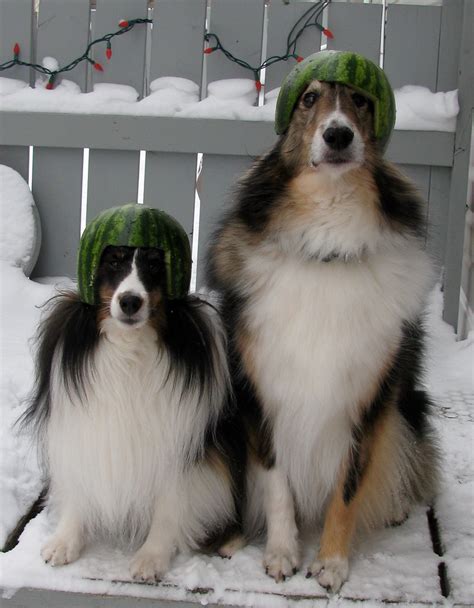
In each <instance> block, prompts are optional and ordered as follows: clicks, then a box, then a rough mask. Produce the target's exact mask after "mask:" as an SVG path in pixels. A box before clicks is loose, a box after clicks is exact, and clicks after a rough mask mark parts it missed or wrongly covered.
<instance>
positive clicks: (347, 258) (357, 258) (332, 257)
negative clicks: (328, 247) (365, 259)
mask: <svg viewBox="0 0 474 608" xmlns="http://www.w3.org/2000/svg"><path fill="white" fill-rule="evenodd" d="M310 259H311V260H314V261H315V262H324V263H325V264H327V263H329V262H335V261H338V262H344V263H349V262H361V261H362V255H356V254H354V253H344V254H340V253H336V252H335V251H333V252H332V253H330V254H328V255H326V256H324V257H321V256H320V255H317V254H316V255H313V256H311V257H310Z"/></svg>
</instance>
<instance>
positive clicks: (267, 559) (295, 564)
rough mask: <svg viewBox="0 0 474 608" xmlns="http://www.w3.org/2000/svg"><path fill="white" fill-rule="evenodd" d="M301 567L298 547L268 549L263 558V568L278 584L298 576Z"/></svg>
mask: <svg viewBox="0 0 474 608" xmlns="http://www.w3.org/2000/svg"><path fill="white" fill-rule="evenodd" d="M299 565H300V556H299V550H298V545H297V544H296V543H295V545H294V546H293V547H267V548H266V549H265V555H264V556H263V567H264V568H265V572H266V574H268V576H271V577H272V578H274V579H275V581H276V582H277V583H280V582H281V581H284V580H285V579H286V578H287V577H289V576H292V575H293V574H296V572H297V571H298V568H299Z"/></svg>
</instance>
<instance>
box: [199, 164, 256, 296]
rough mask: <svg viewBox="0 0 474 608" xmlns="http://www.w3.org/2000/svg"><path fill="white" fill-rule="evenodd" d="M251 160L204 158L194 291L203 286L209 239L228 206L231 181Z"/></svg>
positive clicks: (201, 176)
mask: <svg viewBox="0 0 474 608" xmlns="http://www.w3.org/2000/svg"><path fill="white" fill-rule="evenodd" d="M252 162H253V159H251V158H248V157H243V156H218V155H214V154H206V155H205V156H204V158H203V168H202V172H201V175H200V180H199V181H200V187H199V197H200V199H201V215H200V222H199V250H198V266H197V288H198V289H200V288H201V287H203V286H204V284H205V260H206V255H207V250H208V247H209V244H210V238H211V235H212V233H213V230H214V228H215V226H217V222H218V221H219V219H220V217H221V216H222V213H223V211H224V209H225V208H226V204H228V203H229V202H230V201H229V197H230V193H231V192H232V188H233V186H234V184H235V181H236V180H237V179H238V178H239V177H240V176H241V175H242V173H244V171H246V170H247V169H248V168H249V167H250V166H251V164H252Z"/></svg>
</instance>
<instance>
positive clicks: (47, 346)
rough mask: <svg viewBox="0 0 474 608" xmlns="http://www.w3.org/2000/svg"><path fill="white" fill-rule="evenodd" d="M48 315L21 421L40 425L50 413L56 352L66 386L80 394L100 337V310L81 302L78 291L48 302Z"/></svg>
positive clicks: (38, 341) (40, 339)
mask: <svg viewBox="0 0 474 608" xmlns="http://www.w3.org/2000/svg"><path fill="white" fill-rule="evenodd" d="M45 313H46V316H45V318H44V319H43V321H42V322H41V324H40V326H39V330H38V333H37V336H36V343H37V355H36V382H35V387H34V390H33V393H32V396H31V399H30V401H29V406H28V409H27V410H26V411H25V413H24V414H23V416H22V417H21V418H20V423H21V425H29V424H33V425H34V426H35V427H37V428H39V427H41V426H42V425H43V423H44V422H46V420H47V419H48V417H49V414H50V407H51V403H50V400H51V392H50V391H51V386H50V382H51V371H52V366H53V359H54V356H55V354H56V353H60V356H61V359H60V361H59V362H58V364H59V367H60V369H61V372H62V375H63V378H64V382H65V387H66V389H67V390H68V392H69V393H70V394H73V393H75V394H77V395H79V396H80V395H81V394H82V391H83V390H84V386H85V383H86V381H87V377H88V374H90V373H93V365H92V361H93V354H94V350H95V348H96V346H97V344H98V341H99V331H98V328H97V323H96V317H97V311H96V308H95V307H94V306H90V305H89V304H84V303H83V302H81V300H80V297H79V294H77V293H75V292H64V293H61V294H59V295H57V296H55V297H54V298H52V299H51V300H49V302H47V305H46V311H45Z"/></svg>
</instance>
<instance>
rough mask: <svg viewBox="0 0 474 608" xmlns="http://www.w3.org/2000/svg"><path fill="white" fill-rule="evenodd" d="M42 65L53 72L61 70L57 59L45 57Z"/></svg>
mask: <svg viewBox="0 0 474 608" xmlns="http://www.w3.org/2000/svg"><path fill="white" fill-rule="evenodd" d="M41 65H42V66H43V67H44V68H46V69H47V70H51V72H56V71H57V70H59V63H58V60H57V59H56V58H55V57H43V61H42V62H41Z"/></svg>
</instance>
